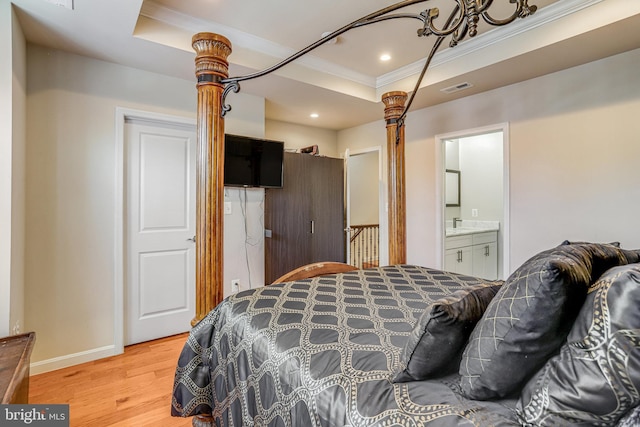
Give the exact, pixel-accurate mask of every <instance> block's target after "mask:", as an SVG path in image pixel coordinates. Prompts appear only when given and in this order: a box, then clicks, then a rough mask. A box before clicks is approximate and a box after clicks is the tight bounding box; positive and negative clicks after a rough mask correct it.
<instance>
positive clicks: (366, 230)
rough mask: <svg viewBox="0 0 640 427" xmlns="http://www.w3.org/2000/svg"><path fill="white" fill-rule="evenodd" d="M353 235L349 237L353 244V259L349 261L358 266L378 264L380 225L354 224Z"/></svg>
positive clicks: (364, 266)
mask: <svg viewBox="0 0 640 427" xmlns="http://www.w3.org/2000/svg"><path fill="white" fill-rule="evenodd" d="M351 229H352V232H353V233H352V237H351V238H350V239H349V240H350V241H349V244H350V246H351V259H350V260H349V263H350V264H351V265H354V266H356V267H358V268H368V267H376V266H378V263H379V259H378V254H379V241H380V239H379V237H380V226H379V225H378V224H371V225H352V226H351Z"/></svg>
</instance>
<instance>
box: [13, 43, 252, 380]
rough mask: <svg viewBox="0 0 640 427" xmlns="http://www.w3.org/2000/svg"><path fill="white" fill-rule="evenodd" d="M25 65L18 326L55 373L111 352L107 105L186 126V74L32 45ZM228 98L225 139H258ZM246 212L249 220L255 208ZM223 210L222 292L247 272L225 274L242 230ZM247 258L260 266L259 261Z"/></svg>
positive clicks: (242, 100) (237, 100)
mask: <svg viewBox="0 0 640 427" xmlns="http://www.w3.org/2000/svg"><path fill="white" fill-rule="evenodd" d="M27 65H28V67H27V77H28V78H27V82H28V92H27V117H28V124H29V126H28V132H27V153H26V158H27V185H26V236H27V237H26V257H25V303H26V311H25V327H26V329H28V330H34V331H36V334H37V342H36V346H35V349H34V353H33V356H32V361H33V362H35V363H36V364H38V363H44V364H45V365H46V364H47V363H49V362H51V363H54V362H55V363H57V364H58V366H59V363H58V362H59V359H63V362H62V363H65V360H66V358H70V359H69V360H68V361H69V362H73V360H75V359H74V357H76V356H77V355H84V356H83V357H85V356H87V354H88V355H89V356H88V357H91V355H96V356H98V355H103V354H104V352H105V351H107V352H108V351H113V348H112V347H113V344H114V283H115V281H116V280H117V278H116V277H114V264H115V255H114V254H116V253H117V248H116V247H115V241H116V238H115V236H114V223H115V216H116V215H115V198H116V194H117V188H116V178H117V177H116V171H117V165H116V155H115V154H116V150H115V146H116V141H115V139H116V133H115V131H116V126H115V117H116V114H115V113H116V108H117V107H122V108H127V109H135V110H142V111H150V112H156V113H163V114H170V115H175V116H183V117H190V118H194V119H195V111H196V102H197V97H196V88H195V77H194V80H193V81H186V80H180V79H176V78H172V77H167V76H162V75H159V74H154V73H150V72H146V71H141V70H136V69H133V68H129V67H123V66H120V65H116V64H112V63H107V62H103V61H97V60H93V59H89V58H86V57H82V56H77V55H71V54H68V53H65V52H62V51H57V50H52V49H47V48H43V47H40V46H36V45H28V47H27ZM228 101H229V102H230V103H231V104H232V105H233V107H234V109H233V112H231V113H230V114H229V115H228V116H227V119H226V131H227V132H232V133H241V134H245V135H251V136H261V137H262V136H264V99H263V98H259V97H254V96H250V95H246V94H242V93H240V94H232V95H231V96H230V97H229V98H228ZM234 203H236V202H235V201H234ZM237 203H239V202H237ZM249 205H250V206H249V211H250V212H251V213H250V217H251V218H255V221H259V218H260V215H261V213H260V212H261V205H260V203H259V202H257V201H253V200H250V203H249ZM238 206H239V205H238ZM233 211H234V215H232V216H226V217H225V223H226V224H225V254H224V258H225V266H226V267H228V269H227V270H226V271H225V285H226V282H228V280H226V279H227V277H228V276H231V277H234V276H239V275H241V273H242V271H245V270H246V269H247V268H246V266H245V265H246V262H244V263H241V264H242V266H240V265H238V268H242V271H239V272H236V271H233V267H234V266H235V264H234V262H233V260H234V258H235V257H241V256H242V252H240V251H238V250H236V249H235V247H234V246H233V243H234V242H244V240H245V237H244V226H243V227H242V228H241V229H239V228H234V221H233V219H235V218H236V216H235V215H238V216H239V215H240V209H239V208H235V206H234V210H233ZM255 211H258V213H257V214H255V213H254V212H255ZM252 221H253V220H252ZM227 242H228V243H231V245H229V246H228V245H227ZM243 247H244V246H243ZM227 248H230V249H229V250H230V251H231V253H229V252H227ZM261 250H263V249H261V248H257V249H256V251H257V252H260V251H261ZM243 252H244V251H243ZM254 260H256V262H263V255H262V254H259V255H253V258H251V262H253V261H254ZM243 261H244V259H243ZM239 264H240V263H239ZM252 268H253V266H252ZM259 268H260V267H258V269H259ZM38 366H40V365H38ZM43 370H46V369H43Z"/></svg>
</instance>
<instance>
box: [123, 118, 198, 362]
mask: <svg viewBox="0 0 640 427" xmlns="http://www.w3.org/2000/svg"><path fill="white" fill-rule="evenodd" d="M127 119H134V120H137V121H143V122H144V121H147V122H149V123H165V124H166V123H170V124H172V125H174V126H176V125H177V126H186V127H190V128H193V129H195V127H196V119H195V118H190V117H181V116H173V115H169V114H162V113H155V112H151V111H142V110H134V109H130V108H123V107H116V141H115V148H116V153H115V159H116V165H115V166H116V167H115V169H116V174H115V175H116V182H115V191H114V193H115V203H114V205H115V212H114V262H113V264H114V267H113V345H114V354H121V353H123V352H124V315H125V314H124V292H125V289H124V283H125V271H124V256H125V253H124V220H125V212H124V167H125V165H124V144H125V136H124V126H125V121H126V120H127Z"/></svg>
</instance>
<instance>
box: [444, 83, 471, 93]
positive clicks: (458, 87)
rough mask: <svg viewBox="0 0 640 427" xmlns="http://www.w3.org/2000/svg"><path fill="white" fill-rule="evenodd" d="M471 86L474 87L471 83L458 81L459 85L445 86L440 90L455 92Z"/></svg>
mask: <svg viewBox="0 0 640 427" xmlns="http://www.w3.org/2000/svg"><path fill="white" fill-rule="evenodd" d="M470 87H473V85H472V84H471V83H469V82H464V83H458V84H457V85H453V86H449V87H445V88H444V89H440V91H441V92H444V93H454V92H458V91H461V90H465V89H469V88H470Z"/></svg>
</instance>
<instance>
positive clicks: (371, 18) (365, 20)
mask: <svg viewBox="0 0 640 427" xmlns="http://www.w3.org/2000/svg"><path fill="white" fill-rule="evenodd" d="M426 1H429V0H404V1H401V2H398V3H395V4H393V5H391V6H387V7H385V8H383V9H380V10H378V11H376V12H373V13H370V14H369V15H366V16H364V17H362V18H360V19H357V20H355V21H353V22H351V23H350V24H347V25H345V26H344V27H342V28H340V29H338V30H336V31H334V32H332V33H331V34H328V35H326V36H325V37H322V38H321V39H319V40H318V41H316V42H314V43H312V44H310V45H309V46H307V47H305V48H304V49H302V50H299V51H298V52H296V53H294V54H293V55H291V56H289V57H288V58H286V59H284V60H282V61H280V62H279V63H277V64H275V65H273V66H271V67H269V68H266V69H264V70H262V71H258V72H255V73H252V74H247V75H244V76H238V77H230V78H226V79H222V80H220V83H222V84H228V83H231V82H241V81H245V80H251V79H255V78H258V77H262V76H264V75H267V74H270V73H272V72H274V71H276V70H278V69H280V68H282V67H284V66H285V65H287V64H289V63H291V62H293V61H295V60H296V59H298V58H300V57H301V56H303V55H306V54H307V53H309V52H311V51H312V50H314V49H316V48H317V47H319V46H322V45H323V44H325V43H326V42H328V41H329V40H332V39H334V38H336V37H337V36H339V35H341V34H343V33H346V32H347V31H349V30H351V29H353V28H357V27H361V26H364V25H368V24H373V23H375V22H380V21H382V20H385V19H380V18H381V17H382V16H383V15H386V14H389V13H391V12H394V11H396V10H398V9H402V8H404V7H407V6H411V5H414V4H418V3H424V2H426ZM456 1H459V0H456ZM395 18H415V19H420V20H421V21H423V18H422V17H418V16H416V15H415V14H399V15H394V16H393V17H387V18H386V19H395ZM423 22H424V21H423Z"/></svg>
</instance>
